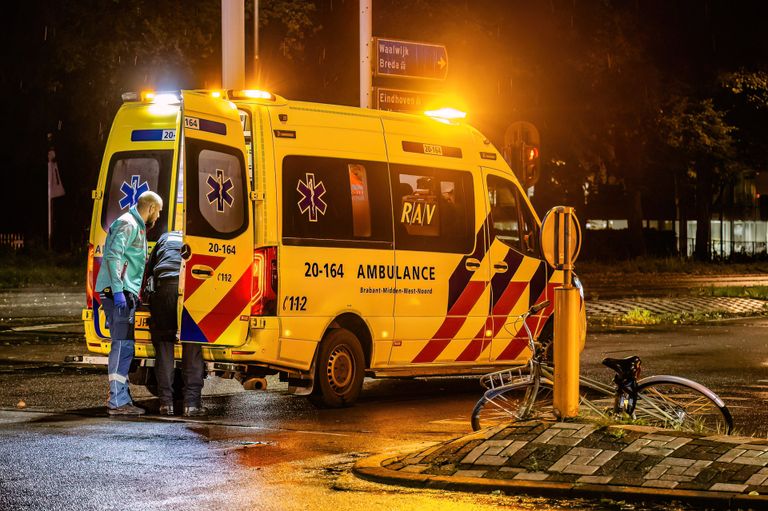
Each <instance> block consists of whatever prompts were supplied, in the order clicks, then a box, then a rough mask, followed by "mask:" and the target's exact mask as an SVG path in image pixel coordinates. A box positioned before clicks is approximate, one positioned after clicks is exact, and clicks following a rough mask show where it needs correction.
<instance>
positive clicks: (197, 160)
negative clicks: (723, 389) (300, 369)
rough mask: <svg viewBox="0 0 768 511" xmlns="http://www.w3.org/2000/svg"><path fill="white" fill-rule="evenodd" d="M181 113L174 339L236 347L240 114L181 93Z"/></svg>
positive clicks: (244, 215)
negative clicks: (180, 239)
mask: <svg viewBox="0 0 768 511" xmlns="http://www.w3.org/2000/svg"><path fill="white" fill-rule="evenodd" d="M182 117H183V123H182V136H183V138H182V142H181V144H182V150H183V158H181V160H183V162H184V163H183V165H184V167H183V172H181V173H180V176H181V175H182V174H183V183H180V186H183V189H184V192H183V195H184V245H183V247H182V259H183V264H182V278H181V283H180V287H181V293H182V296H183V300H182V304H181V307H180V309H181V310H180V321H179V324H180V334H179V335H180V339H181V340H182V341H185V342H201V343H202V342H204V343H209V344H216V345H222V346H240V345H242V344H244V343H245V342H246V340H247V336H248V326H249V322H250V301H251V285H252V263H253V229H252V226H251V221H252V220H251V218H252V217H251V211H250V207H251V206H250V186H249V179H248V176H247V170H248V167H247V164H246V161H247V159H246V156H247V155H246V149H245V139H244V138H243V130H242V125H241V121H240V116H239V113H238V110H237V108H236V107H235V105H234V104H233V103H231V102H229V101H226V100H223V99H218V98H213V97H210V96H208V95H205V94H202V93H197V92H190V91H184V92H183V94H182Z"/></svg>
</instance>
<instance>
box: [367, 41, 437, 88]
mask: <svg viewBox="0 0 768 511" xmlns="http://www.w3.org/2000/svg"><path fill="white" fill-rule="evenodd" d="M375 45H376V66H375V68H374V69H375V71H376V73H375V74H376V76H397V77H403V78H427V79H431V80H445V77H446V76H447V74H448V52H447V51H446V49H445V46H443V45H441V44H429V43H417V42H413V41H398V40H395V39H382V38H378V37H377V38H376V40H375Z"/></svg>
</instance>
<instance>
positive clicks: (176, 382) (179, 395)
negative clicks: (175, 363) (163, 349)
mask: <svg viewBox="0 0 768 511" xmlns="http://www.w3.org/2000/svg"><path fill="white" fill-rule="evenodd" d="M143 369H146V371H147V373H148V374H147V379H146V383H144V386H145V387H146V388H147V391H148V392H149V393H150V394H152V395H153V396H155V397H157V395H158V392H157V379H155V368H154V367H146V368H143ZM129 378H130V375H129ZM131 383H133V382H131ZM172 388H173V400H174V401H182V400H183V399H184V392H183V391H184V380H183V378H182V376H181V369H179V368H176V369H174V370H173V385H172Z"/></svg>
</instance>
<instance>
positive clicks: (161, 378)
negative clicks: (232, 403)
mask: <svg viewBox="0 0 768 511" xmlns="http://www.w3.org/2000/svg"><path fill="white" fill-rule="evenodd" d="M182 243H183V242H182V236H181V232H179V231H171V232H167V233H165V234H163V235H162V236H160V239H159V240H157V244H155V248H154V249H153V250H152V254H151V255H150V256H149V261H148V262H147V270H146V271H147V276H148V278H151V279H152V280H153V284H152V287H153V291H152V293H151V295H150V302H149V311H150V318H149V331H150V334H151V335H152V346H154V348H155V378H156V379H157V391H158V397H159V398H160V415H173V414H174V409H173V378H174V347H175V344H176V337H177V333H178V320H177V309H176V307H177V303H178V299H179V271H180V268H181V246H182ZM181 374H182V381H183V382H184V391H183V392H184V416H185V417H199V416H204V415H207V414H208V410H207V409H206V408H204V407H203V406H202V398H201V394H202V390H203V378H204V374H205V372H204V362H203V353H202V349H201V346H200V345H199V344H197V343H182V347H181Z"/></svg>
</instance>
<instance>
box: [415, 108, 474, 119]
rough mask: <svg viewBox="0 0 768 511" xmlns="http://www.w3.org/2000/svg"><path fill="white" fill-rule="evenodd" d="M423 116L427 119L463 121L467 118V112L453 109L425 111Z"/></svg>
mask: <svg viewBox="0 0 768 511" xmlns="http://www.w3.org/2000/svg"><path fill="white" fill-rule="evenodd" d="M424 115H427V116H429V117H435V118H438V119H451V120H454V119H464V118H466V117H467V112H462V111H461V110H456V109H455V108H441V109H439V110H427V111H426V112H424Z"/></svg>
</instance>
